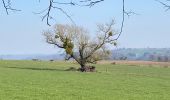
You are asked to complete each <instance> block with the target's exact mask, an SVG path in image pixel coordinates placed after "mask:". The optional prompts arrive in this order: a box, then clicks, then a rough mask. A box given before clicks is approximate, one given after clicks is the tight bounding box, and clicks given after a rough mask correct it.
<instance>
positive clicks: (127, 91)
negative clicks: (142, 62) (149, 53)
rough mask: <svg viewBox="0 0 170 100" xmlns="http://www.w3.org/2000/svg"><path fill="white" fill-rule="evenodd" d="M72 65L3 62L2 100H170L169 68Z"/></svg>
mask: <svg viewBox="0 0 170 100" xmlns="http://www.w3.org/2000/svg"><path fill="white" fill-rule="evenodd" d="M69 67H78V65H76V64H73V63H70V62H46V61H43V62H38V61H0V100H170V68H161V67H149V66H142V67H141V66H128V65H111V64H101V65H96V67H97V70H98V72H95V73H81V72H73V71H65V69H68V68H69Z"/></svg>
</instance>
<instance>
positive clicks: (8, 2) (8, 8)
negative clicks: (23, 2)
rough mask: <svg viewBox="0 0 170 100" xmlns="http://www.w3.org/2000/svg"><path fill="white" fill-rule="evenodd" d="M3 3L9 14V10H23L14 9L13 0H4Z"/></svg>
mask: <svg viewBox="0 0 170 100" xmlns="http://www.w3.org/2000/svg"><path fill="white" fill-rule="evenodd" d="M2 3H3V7H4V8H5V11H6V14H7V15H8V14H9V11H21V10H18V9H14V8H12V7H11V0H7V1H6V2H5V0H2Z"/></svg>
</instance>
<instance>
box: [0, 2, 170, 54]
mask: <svg viewBox="0 0 170 100" xmlns="http://www.w3.org/2000/svg"><path fill="white" fill-rule="evenodd" d="M64 1H67V0H64ZM47 3H48V2H47V1H46V0H41V2H40V3H39V2H38V0H37V1H36V0H27V1H26V0H15V1H13V2H12V6H13V7H14V8H18V9H21V10H22V11H21V12H10V14H9V15H7V14H6V12H5V9H4V8H3V6H2V2H0V22H1V24H0V55H7V54H14V55H15V54H54V53H60V52H61V51H60V49H58V48H56V47H54V46H53V45H49V44H47V43H46V42H45V39H44V37H43V35H42V32H43V31H44V30H48V29H51V28H52V26H51V27H50V26H48V25H47V24H46V22H45V21H41V16H42V15H37V14H34V13H33V12H39V11H41V10H43V9H45V8H46V7H47ZM121 4H122V0H105V1H104V2H102V3H99V4H97V5H95V6H93V7H91V8H89V7H74V6H61V7H63V9H64V10H65V11H66V12H67V13H68V14H69V15H70V16H71V18H72V19H73V20H74V22H75V23H76V24H77V25H80V26H83V27H85V28H87V29H89V30H90V32H91V35H94V34H96V33H95V31H96V24H98V23H105V22H109V21H110V20H111V19H114V20H115V22H116V24H115V28H116V29H117V30H120V25H121V21H122V5H121ZM125 9H126V10H127V11H133V12H135V13H137V15H132V16H130V17H128V16H126V17H125V24H124V28H123V33H122V35H121V37H120V38H119V40H118V41H117V42H118V46H117V48H148V47H149V48H170V39H169V37H170V27H169V26H170V19H169V18H170V11H165V8H164V7H163V6H162V5H161V4H159V3H158V2H156V1H155V0H125ZM52 14H53V16H54V18H55V20H52V21H51V25H55V24H71V21H70V20H69V19H68V18H67V17H66V16H65V15H64V14H63V13H62V12H60V11H58V10H55V11H52ZM113 48H114V47H113Z"/></svg>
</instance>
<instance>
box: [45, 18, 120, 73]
mask: <svg viewBox="0 0 170 100" xmlns="http://www.w3.org/2000/svg"><path fill="white" fill-rule="evenodd" d="M113 26H114V21H113V20H112V21H111V22H110V23H106V24H100V25H97V27H98V29H97V32H98V33H97V35H96V37H95V38H91V36H90V35H88V31H87V30H85V29H84V28H83V27H78V26H74V25H61V24H57V25H56V26H55V27H54V30H48V31H46V32H44V33H43V34H44V36H45V38H46V42H47V43H49V44H52V45H55V46H57V47H58V48H59V49H64V50H65V53H66V58H65V59H66V60H69V59H71V58H72V59H74V60H75V61H76V62H77V63H78V64H80V66H81V68H80V69H81V71H82V72H84V71H87V63H96V62H97V61H99V60H102V59H103V58H106V57H108V56H109V50H107V49H106V45H107V44H112V45H114V46H115V45H116V40H117V37H116V38H115V36H116V34H117V33H116V31H115V30H114V29H113Z"/></svg>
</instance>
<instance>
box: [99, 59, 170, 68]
mask: <svg viewBox="0 0 170 100" xmlns="http://www.w3.org/2000/svg"><path fill="white" fill-rule="evenodd" d="M98 63H99V64H111V63H115V64H119V65H138V66H143V65H145V66H149V67H152V66H153V67H170V62H154V61H128V60H115V61H100V62H98Z"/></svg>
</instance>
